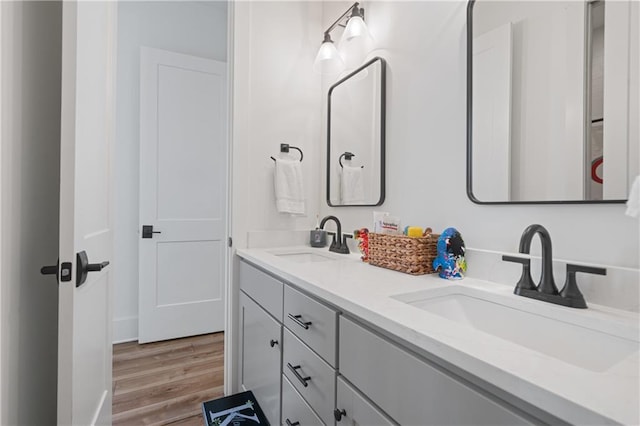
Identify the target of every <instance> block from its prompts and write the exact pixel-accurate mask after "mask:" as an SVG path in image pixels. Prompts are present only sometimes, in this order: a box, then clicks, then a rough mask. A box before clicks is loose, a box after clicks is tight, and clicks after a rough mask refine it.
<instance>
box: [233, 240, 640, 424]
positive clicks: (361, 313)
mask: <svg viewBox="0 0 640 426" xmlns="http://www.w3.org/2000/svg"><path fill="white" fill-rule="evenodd" d="M296 250H304V251H306V252H309V251H312V252H313V253H320V254H323V255H327V254H329V252H328V250H327V249H326V248H324V249H312V248H310V247H289V248H278V249H239V250H237V254H238V256H240V257H241V258H243V259H245V260H247V261H249V262H251V263H253V264H255V265H257V266H259V267H261V268H263V269H265V270H267V271H270V272H272V273H273V274H276V275H278V276H279V277H281V278H282V279H283V280H284V281H286V282H289V283H291V284H293V285H295V286H297V287H299V288H301V289H303V290H305V291H307V292H309V293H311V294H313V295H315V296H317V297H319V298H321V299H324V300H326V301H327V302H329V303H331V304H333V305H335V306H337V307H338V308H339V309H341V310H342V311H344V312H348V313H350V314H351V315H353V316H356V317H359V318H361V319H362V320H364V321H366V322H369V323H371V324H373V325H375V326H376V327H378V328H380V329H382V330H385V331H386V332H387V333H390V334H392V335H395V336H397V337H398V338H399V339H401V340H403V341H406V342H409V343H411V344H412V345H414V346H415V347H417V348H420V349H422V350H424V351H426V352H427V353H429V354H432V355H434V356H435V357H438V358H441V359H443V360H446V361H447V362H449V363H451V364H453V365H455V366H456V367H458V368H460V369H462V370H464V371H466V372H468V373H469V374H471V375H473V376H476V377H478V378H480V379H481V380H484V381H486V382H489V383H491V384H493V385H494V386H496V387H497V388H499V389H502V390H504V391H505V392H507V393H509V394H511V395H514V396H515V397H517V398H519V399H521V400H524V401H527V402H528V403H530V404H532V405H534V406H537V407H539V408H540V409H542V410H543V411H545V412H548V413H550V414H552V415H553V416H556V417H558V418H560V419H562V420H565V421H567V422H569V423H574V424H607V423H622V424H628V425H637V424H640V408H639V407H640V402H639V400H640V389H639V388H640V382H639V370H640V355H639V353H638V351H637V350H636V351H635V352H634V353H632V354H631V355H629V356H626V357H625V358H623V359H621V360H620V361H619V362H617V363H616V364H615V365H612V366H610V367H609V368H608V369H606V370H605V371H591V370H589V369H585V368H581V367H579V366H578V365H577V364H573V363H570V362H566V361H562V360H560V359H557V358H554V357H551V356H548V355H545V354H543V353H541V352H537V351H534V350H532V349H528V348H526V347H524V346H520V345H518V344H515V343H512V342H510V341H508V340H503V339H501V338H498V337H496V336H494V335H491V334H488V333H484V332H482V331H478V330H476V329H474V328H472V327H469V326H466V325H463V324H459V323H456V322H454V321H451V320H448V319H446V318H443V317H441V316H438V315H435V314H432V313H429V312H427V311H424V310H421V309H418V308H416V307H414V306H410V305H408V304H406V303H403V302H402V301H400V300H397V299H395V298H393V296H397V295H401V294H406V293H411V292H416V291H421V290H425V289H429V288H433V289H436V288H442V287H447V286H451V285H453V284H455V285H460V286H466V287H470V288H476V289H482V290H483V291H488V292H492V293H495V294H500V296H501V297H512V298H514V299H513V300H514V303H520V304H522V303H533V304H535V305H533V306H535V308H536V309H539V311H540V312H541V315H545V313H548V314H549V315H551V314H553V315H555V314H558V315H562V314H566V310H567V309H570V310H571V315H574V316H575V315H579V319H580V322H581V324H584V326H585V327H588V326H589V324H596V323H598V322H607V324H609V326H610V327H611V324H613V326H614V327H616V328H617V327H619V328H620V329H621V330H622V329H623V330H626V331H625V332H626V336H625V337H626V338H628V339H630V340H631V341H633V342H635V344H636V345H637V344H638V340H639V336H638V321H639V317H638V314H635V313H630V312H627V311H618V310H615V309H611V308H607V307H603V306H597V305H593V304H589V309H582V310H577V309H571V308H565V307H561V306H557V305H552V304H549V303H545V302H540V301H536V300H531V299H526V298H523V297H520V296H516V295H513V288H512V287H508V286H504V285H499V284H494V283H491V282H487V281H481V280H476V279H472V278H465V279H464V280H460V281H455V282H452V281H447V280H443V279H440V278H439V277H438V276H437V274H434V275H422V276H411V275H407V274H403V273H399V272H394V271H390V270H386V269H383V268H378V267H375V266H371V265H368V264H366V263H363V262H361V261H360V260H359V256H358V255H355V254H351V255H337V254H335V255H334V254H329V255H330V256H335V258H336V260H332V261H329V262H317V263H316V262H306V263H297V262H294V261H291V260H289V259H286V258H285V257H280V256H277V254H281V253H291V252H295V251H296ZM514 286H515V283H514ZM587 303H588V300H587ZM558 310H560V311H558ZM576 311H578V312H577V313H576ZM536 312H537V311H536ZM549 344H550V345H553V344H554V342H549ZM600 350H602V351H607V347H602V348H601V349H600ZM578 356H579V354H578Z"/></svg>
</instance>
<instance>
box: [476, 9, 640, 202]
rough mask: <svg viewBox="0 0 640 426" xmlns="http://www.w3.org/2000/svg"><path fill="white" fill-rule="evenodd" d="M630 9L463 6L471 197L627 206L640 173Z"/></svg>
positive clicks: (634, 14)
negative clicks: (620, 203) (464, 9)
mask: <svg viewBox="0 0 640 426" xmlns="http://www.w3.org/2000/svg"><path fill="white" fill-rule="evenodd" d="M639 7H640V6H639V5H638V4H637V2H633V1H626V0H620V1H613V0H606V1H605V0H600V1H574V0H569V1H491V0H476V1H474V0H471V1H470V2H469V5H468V14H467V24H468V27H467V31H468V34H467V42H468V44H467V49H468V51H467V71H468V74H467V84H468V92H467V125H468V129H467V193H468V195H469V197H470V198H471V200H472V201H474V202H476V203H480V204H484V203H488V204H491V203H595V202H610V203H612V202H623V201H624V200H626V198H627V194H628V190H629V188H630V184H631V183H632V182H633V179H634V178H635V176H636V175H638V173H639V165H638V163H639V156H640V154H639V148H638V139H639V137H638V125H637V121H638V114H640V112H639V111H638V109H639V107H638V96H639V93H640V90H639V89H638V87H639V86H638V80H639V77H638V74H639V70H638V68H639V63H640V59H639V55H640V53H639V52H640V46H639V43H640V37H638V20H639V15H640V12H639V10H638V9H639ZM634 117H635V118H634Z"/></svg>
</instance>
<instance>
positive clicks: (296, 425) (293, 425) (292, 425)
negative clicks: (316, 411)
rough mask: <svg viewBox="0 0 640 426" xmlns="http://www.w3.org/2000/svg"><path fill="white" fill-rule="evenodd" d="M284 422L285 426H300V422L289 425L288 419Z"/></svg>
mask: <svg viewBox="0 0 640 426" xmlns="http://www.w3.org/2000/svg"><path fill="white" fill-rule="evenodd" d="M285 422H286V423H287V426H300V422H293V423H291V420H289V419H287V420H285Z"/></svg>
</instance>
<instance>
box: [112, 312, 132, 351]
mask: <svg viewBox="0 0 640 426" xmlns="http://www.w3.org/2000/svg"><path fill="white" fill-rule="evenodd" d="M136 340H138V317H125V318H114V319H113V344H116V343H124V342H132V341H136Z"/></svg>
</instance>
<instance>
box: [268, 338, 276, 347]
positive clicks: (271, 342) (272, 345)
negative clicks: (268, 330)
mask: <svg viewBox="0 0 640 426" xmlns="http://www.w3.org/2000/svg"><path fill="white" fill-rule="evenodd" d="M277 344H278V341H277V340H273V339H271V341H270V342H269V346H271V347H274V346H275V345H277Z"/></svg>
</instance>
